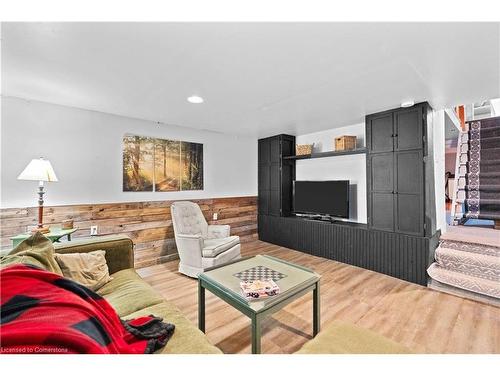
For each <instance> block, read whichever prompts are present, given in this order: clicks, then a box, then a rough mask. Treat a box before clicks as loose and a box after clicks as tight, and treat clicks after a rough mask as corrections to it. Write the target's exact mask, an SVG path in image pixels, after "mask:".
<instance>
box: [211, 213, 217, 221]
mask: <svg viewBox="0 0 500 375" xmlns="http://www.w3.org/2000/svg"><path fill="white" fill-rule="evenodd" d="M217 216H218V213H217V212H214V214H213V215H212V217H213V219H214V220H217Z"/></svg>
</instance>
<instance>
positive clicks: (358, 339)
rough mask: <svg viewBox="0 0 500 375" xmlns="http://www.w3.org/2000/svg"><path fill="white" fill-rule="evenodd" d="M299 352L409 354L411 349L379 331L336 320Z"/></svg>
mask: <svg viewBox="0 0 500 375" xmlns="http://www.w3.org/2000/svg"><path fill="white" fill-rule="evenodd" d="M296 353H297V354H409V353H411V351H410V350H409V349H408V348H406V347H404V346H403V345H401V344H398V343H397V342H394V341H392V340H390V339H388V338H386V337H384V336H382V335H379V334H378V333H375V332H373V331H370V330H368V329H365V328H361V327H358V326H356V325H354V324H349V323H344V322H340V321H335V322H333V323H332V324H330V325H329V326H327V327H326V328H324V329H323V330H322V331H321V332H320V333H319V334H318V335H317V336H316V337H315V338H314V339H312V340H311V341H308V342H307V343H305V344H304V346H303V347H302V348H301V349H300V350H299V351H298V352H296Z"/></svg>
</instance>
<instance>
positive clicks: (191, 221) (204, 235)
mask: <svg viewBox="0 0 500 375" xmlns="http://www.w3.org/2000/svg"><path fill="white" fill-rule="evenodd" d="M170 210H171V213H172V223H173V224H174V234H175V243H176V245H177V251H178V252H179V258H180V262H179V272H180V273H183V274H184V275H187V276H190V277H198V274H200V273H201V272H203V270H204V269H206V268H210V267H214V266H218V265H221V264H224V263H227V262H230V261H232V260H234V259H238V258H240V257H241V254H240V250H241V246H240V238H239V237H238V236H231V235H230V233H229V231H230V227H229V225H208V224H207V221H206V220H205V217H204V216H203V213H202V212H201V209H200V207H199V206H198V205H197V204H196V203H193V202H188V201H182V202H174V203H172V205H171V206H170Z"/></svg>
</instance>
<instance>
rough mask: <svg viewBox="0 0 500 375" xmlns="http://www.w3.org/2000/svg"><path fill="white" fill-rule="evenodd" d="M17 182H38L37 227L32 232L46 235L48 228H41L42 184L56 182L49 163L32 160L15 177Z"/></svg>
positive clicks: (42, 160) (41, 160) (41, 159)
mask: <svg viewBox="0 0 500 375" xmlns="http://www.w3.org/2000/svg"><path fill="white" fill-rule="evenodd" d="M17 179H18V180H29V181H38V226H37V227H36V228H35V229H33V230H32V232H41V233H48V232H49V231H50V230H49V227H47V226H45V227H44V226H43V195H44V194H45V192H44V191H43V183H44V182H45V181H47V182H57V177H56V174H55V172H54V169H53V168H52V165H51V164H50V161H48V160H44V159H43V158H40V159H33V160H32V161H30V163H29V164H28V166H27V167H26V168H24V170H23V171H22V172H21V174H20V175H19V176H18V177H17Z"/></svg>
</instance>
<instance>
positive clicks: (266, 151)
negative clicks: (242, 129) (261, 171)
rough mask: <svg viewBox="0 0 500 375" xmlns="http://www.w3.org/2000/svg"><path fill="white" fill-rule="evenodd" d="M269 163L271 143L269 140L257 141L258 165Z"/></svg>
mask: <svg viewBox="0 0 500 375" xmlns="http://www.w3.org/2000/svg"><path fill="white" fill-rule="evenodd" d="M270 162H271V142H270V140H269V138H266V139H261V140H259V164H260V163H270Z"/></svg>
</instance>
